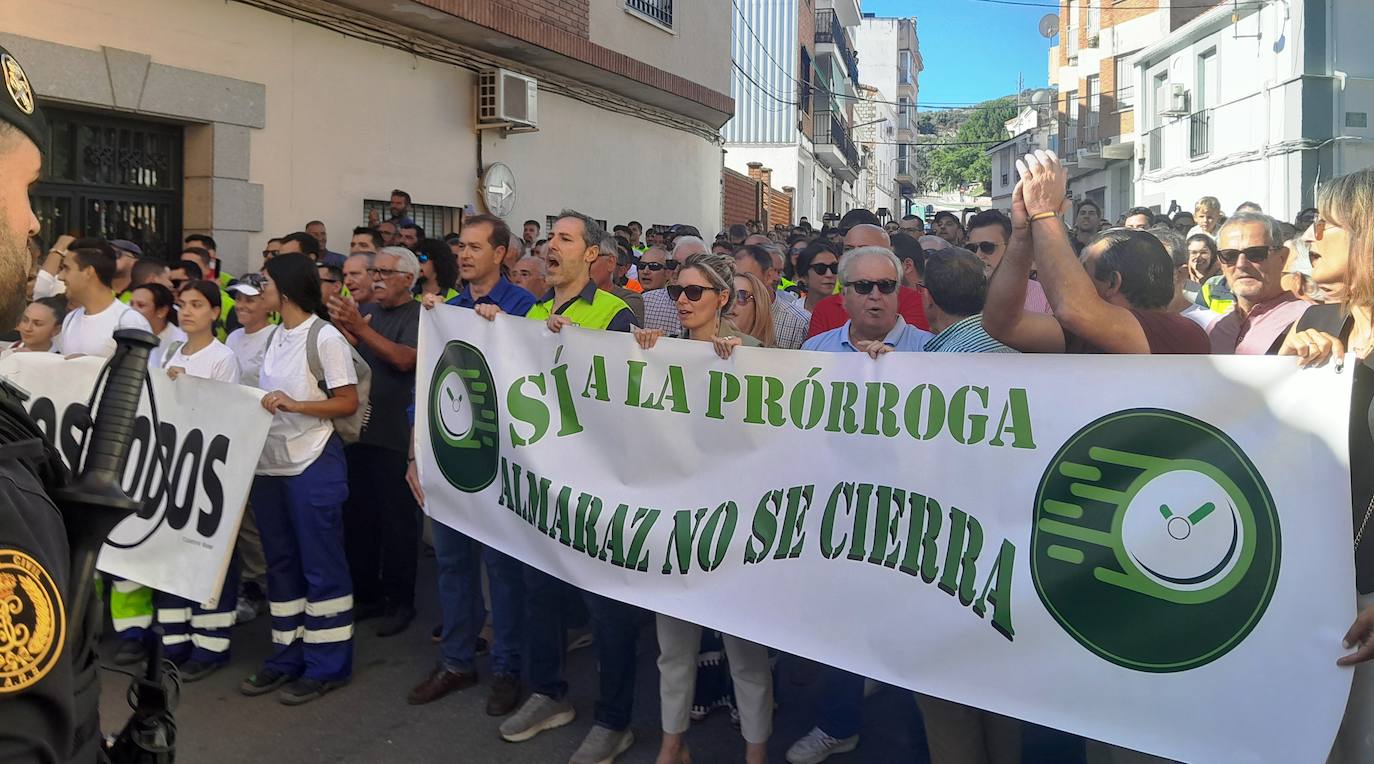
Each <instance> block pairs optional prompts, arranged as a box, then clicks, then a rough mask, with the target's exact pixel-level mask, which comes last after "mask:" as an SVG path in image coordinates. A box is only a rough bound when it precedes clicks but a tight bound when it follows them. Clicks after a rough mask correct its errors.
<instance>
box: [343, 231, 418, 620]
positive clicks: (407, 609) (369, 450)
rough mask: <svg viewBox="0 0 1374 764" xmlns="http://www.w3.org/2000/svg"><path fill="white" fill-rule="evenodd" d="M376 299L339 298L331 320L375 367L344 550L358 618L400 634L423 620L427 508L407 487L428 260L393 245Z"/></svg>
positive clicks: (375, 278)
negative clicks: (410, 408) (418, 286)
mask: <svg viewBox="0 0 1374 764" xmlns="http://www.w3.org/2000/svg"><path fill="white" fill-rule="evenodd" d="M367 273H368V275H369V276H370V277H371V287H372V295H373V301H372V303H371V304H368V305H364V306H362V308H361V309H360V308H359V307H358V304H357V303H356V302H355V301H353V300H352V299H349V298H345V297H332V298H330V300H329V303H328V306H329V318H330V320H331V321H333V323H334V325H335V326H336V327H338V328H339V329H341V330H343V332H344V336H346V337H347V338H348V339H349V341H351V342H352V343H353V344H354V345H355V346H356V347H357V348H358V353H359V355H361V356H362V357H363V358H364V359H365V360H366V361H367V364H368V366H370V367H371V368H372V394H371V398H370V405H371V407H372V414H371V416H370V417H369V418H368V419H367V420H366V422H365V423H364V424H363V430H362V433H361V434H360V435H359V438H358V442H357V443H354V444H352V445H350V446H347V447H346V448H345V449H344V452H345V454H346V455H347V457H348V501H347V502H346V503H345V504H344V549H345V551H346V552H347V554H348V568H349V571H350V572H351V573H352V575H353V596H354V597H355V599H356V603H357V604H356V605H355V606H354V614H355V618H356V619H357V620H363V619H364V618H367V617H369V616H376V615H385V616H386V618H385V619H384V620H383V621H382V623H381V624H380V625H379V626H378V628H377V634H378V635H379V636H383V637H389V636H392V635H394V634H399V633H401V632H402V631H404V630H405V629H406V627H407V626H409V625H410V622H411V620H413V619H414V618H415V570H416V565H417V559H416V553H417V550H418V549H419V543H420V508H419V505H417V504H416V503H415V498H414V497H413V496H412V495H411V493H410V488H409V486H407V484H406V467H407V462H406V455H407V453H408V452H409V450H410V426H409V418H408V416H407V415H406V407H407V405H408V404H409V403H410V400H411V396H412V391H413V390H414V389H415V358H416V352H415V347H416V345H417V344H418V342H419V328H420V303H418V302H416V301H415V300H414V298H413V297H412V296H411V291H410V290H411V287H413V286H414V285H415V280H416V279H417V278H419V275H420V261H419V260H417V259H416V258H415V255H414V254H413V253H412V252H411V251H410V250H408V249H406V248H404V247H385V248H383V249H382V250H381V251H380V252H378V253H377V256H376V257H374V258H373V261H372V267H370V268H368V269H367Z"/></svg>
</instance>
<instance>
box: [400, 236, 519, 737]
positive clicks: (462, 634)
mask: <svg viewBox="0 0 1374 764" xmlns="http://www.w3.org/2000/svg"><path fill="white" fill-rule="evenodd" d="M510 235H511V232H510V228H509V227H507V226H506V223H505V222H504V221H502V220H501V219H500V218H497V217H491V216H488V215H478V216H474V217H470V218H467V219H466V220H465V221H464V222H463V230H462V231H461V232H460V234H459V242H460V244H459V248H460V251H459V254H458V272H459V273H460V274H461V275H462V277H463V282H464V284H465V286H464V287H463V291H462V292H461V293H460V294H459V295H458V296H457V297H454V298H453V299H451V300H449V301H448V304H449V305H455V306H457V307H460V308H475V307H477V306H478V305H488V304H490V305H496V306H497V307H499V308H500V309H501V312H503V313H508V314H510V315H512V316H523V315H525V314H526V313H528V312H529V310H530V307H531V306H532V305H534V295H532V294H530V293H529V292H527V291H525V290H524V289H521V288H520V287H518V286H516V285H514V284H512V283H510V281H508V280H506V277H504V276H502V275H501V262H502V261H503V260H505V258H506V246H507V244H508V243H509V242H510ZM435 302H436V296H435V295H425V299H424V307H426V308H432V307H434V303H435ZM413 442H414V439H413V437H412V444H413ZM407 477H408V478H409V480H410V486H411V490H412V491H414V492H415V495H416V498H417V499H419V500H420V502H421V503H422V504H423V503H424V494H423V492H422V491H421V489H420V484H419V479H418V476H417V474H416V471H415V456H414V446H413V445H412V452H411V458H410V470H409V472H408V473H407ZM433 526H434V557H435V559H436V560H437V561H438V565H439V604H440V609H441V610H442V612H443V619H444V622H443V626H442V627H441V629H440V632H439V663H438V665H437V666H435V668H434V670H433V671H432V672H431V673H430V675H429V676H428V677H427V678H426V679H425V680H424V681H423V682H421V683H420V684H418V685H416V686H415V688H414V689H412V690H411V691H410V694H409V695H408V696H407V698H406V700H407V701H408V702H409V703H410V704H411V705H422V704H424V703H430V702H432V701H435V700H438V699H439V698H442V697H444V696H445V695H447V694H449V693H451V692H454V691H456V690H464V689H467V688H469V687H472V686H473V685H475V684H477V667H476V663H475V659H476V653H477V635H478V634H479V633H481V631H482V626H483V625H484V624H485V623H486V620H487V616H486V606H485V604H484V603H483V601H482V573H481V570H480V569H479V568H478V564H479V560H480V561H482V562H485V563H486V566H487V579H488V581H489V582H490V584H491V615H492V637H493V639H492V646H491V670H492V674H493V679H492V685H491V695H490V696H489V697H488V698H487V714H489V715H491V716H505V715H506V714H509V713H510V712H511V711H514V710H515V707H516V706H517V705H518V703H519V701H520V694H521V687H520V643H521V641H522V640H523V638H524V634H523V628H522V613H523V610H524V600H525V590H524V579H523V576H524V569H523V566H522V565H521V564H520V561H519V560H516V559H514V558H512V557H508V556H506V555H504V554H501V553H500V552H498V551H497V550H495V549H492V548H490V547H487V548H482V546H481V545H480V544H478V543H477V542H476V541H474V540H473V539H471V538H469V537H468V536H465V535H464V534H462V533H459V532H458V531H456V530H454V529H452V528H450V527H448V526H446V525H443V524H442V523H434V524H433Z"/></svg>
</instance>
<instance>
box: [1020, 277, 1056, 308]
mask: <svg viewBox="0 0 1374 764" xmlns="http://www.w3.org/2000/svg"><path fill="white" fill-rule="evenodd" d="M1025 308H1026V310H1028V311H1030V312H1031V313H1044V314H1045V315H1049V314H1051V313H1054V311H1053V310H1051V309H1050V299H1049V298H1048V297H1046V296H1045V288H1044V287H1042V286H1040V282H1039V281H1036V280H1035V279H1031V280H1029V281H1027V282H1026V305H1025Z"/></svg>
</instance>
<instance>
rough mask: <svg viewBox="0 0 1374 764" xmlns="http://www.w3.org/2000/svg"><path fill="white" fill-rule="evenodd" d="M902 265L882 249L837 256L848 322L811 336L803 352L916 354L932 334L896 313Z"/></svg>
mask: <svg viewBox="0 0 1374 764" xmlns="http://www.w3.org/2000/svg"><path fill="white" fill-rule="evenodd" d="M901 275H902V266H901V263H900V262H898V260H897V256H896V255H894V254H892V250H890V249H885V248H883V247H859V248H858V249H851V250H850V251H848V252H846V253H845V254H844V256H843V257H841V258H840V280H841V282H842V283H843V284H844V291H843V292H842V293H841V295H842V299H843V300H844V312H845V314H846V315H848V316H849V320H848V321H846V322H845V323H844V325H843V326H840V327H839V328H836V329H831V330H830V331H828V332H822V333H821V334H818V335H816V336H815V337H812V338H811V339H809V340H807V341H806V343H805V344H803V345H802V350H820V351H827V352H841V351H857V352H863V353H868V354H869V355H871V356H873V357H875V358H876V357H878V356H879V355H882V354H883V353H888V352H891V351H893V350H905V351H914V352H919V351H921V350H923V349H924V348H925V344H926V342H927V341H929V340H930V339H931V338H932V337H933V336H934V335H932V334H931V333H930V332H927V331H925V330H923V329H918V328H917V327H914V326H912V325H911V324H908V323H907V322H906V320H905V319H903V318H902V316H901V314H900V313H899V312H898V311H897V288H898V287H900V286H901V283H902V282H901Z"/></svg>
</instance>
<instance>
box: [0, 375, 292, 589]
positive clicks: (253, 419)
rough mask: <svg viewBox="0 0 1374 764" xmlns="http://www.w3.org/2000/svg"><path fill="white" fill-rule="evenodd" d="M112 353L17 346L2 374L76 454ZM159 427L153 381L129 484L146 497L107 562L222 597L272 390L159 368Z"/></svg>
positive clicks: (62, 448) (109, 569) (105, 555)
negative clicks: (170, 374)
mask: <svg viewBox="0 0 1374 764" xmlns="http://www.w3.org/2000/svg"><path fill="white" fill-rule="evenodd" d="M104 364H105V361H104V359H100V358H74V359H71V360H68V359H64V358H63V357H62V356H59V355H54V354H48V353H16V354H14V355H11V356H9V357H8V358H5V359H4V360H3V361H0V375H4V376H5V377H6V378H8V379H10V380H11V381H13V382H14V384H16V385H19V386H20V387H22V388H24V389H25V390H27V391H28V392H29V394H30V395H31V396H32V397H31V398H30V399H29V400H28V401H26V402H25V404H24V405H25V407H27V408H28V410H29V415H30V416H31V417H33V419H34V421H36V422H37V423H38V426H39V428H40V429H42V430H43V432H44V433H45V434H46V435H47V436H48V437H49V439H51V440H52V442H53V443H54V444H56V445H57V449H58V451H59V452H61V454H62V458H63V460H64V461H65V462H66V463H67V465H68V466H71V465H72V464H73V462H75V461H76V459H77V456H78V454H79V452H80V448H81V444H82V441H83V440H84V438H85V433H86V428H87V427H88V426H89V424H88V423H89V421H90V419H91V418H93V417H94V413H93V412H90V411H89V409H88V405H89V403H90V399H91V391H92V390H93V389H94V388H95V383H96V379H97V378H98V377H99V375H100V370H101V368H102V367H103V366H104ZM150 377H151V379H152V387H153V394H154V395H155V396H156V402H157V418H158V422H157V425H156V434H154V422H153V418H152V416H151V413H152V410H151V407H150V405H149V401H148V394H147V391H146V388H145V391H144V395H143V399H142V401H141V402H140V404H139V417H138V422H137V425H136V427H135V429H134V442H133V443H132V444H131V445H130V450H129V464H128V467H127V468H126V469H125V472H124V481H123V488H124V491H125V493H128V494H129V495H130V496H132V497H134V498H136V499H141V500H143V501H144V509H143V511H142V512H140V513H139V514H137V515H135V516H132V517H130V518H128V519H126V520H125V521H124V522H122V523H120V524H119V525H118V526H117V527H116V528H115V530H114V532H113V533H111V534H110V538H109V540H108V542H107V543H106V544H105V548H104V550H103V551H102V552H101V553H100V561H99V563H98V567H99V568H100V570H103V571H105V572H106V573H109V574H111V575H114V576H118V577H120V578H124V579H128V580H130V581H136V582H138V583H140V584H143V585H145V586H151V587H153V588H154V589H158V590H160V591H165V592H170V593H172V594H176V595H179V596H182V597H186V598H187V599H191V600H195V601H196V602H202V603H208V604H211V605H213V604H214V603H215V600H216V599H217V598H218V596H219V590H220V587H221V586H222V585H223V583H224V575H225V571H226V570H227V569H228V566H229V555H230V554H232V553H233V551H234V540H235V539H236V538H237V537H238V531H239V522H240V521H241V520H242V519H243V508H244V504H245V503H246V502H247V501H248V489H249V487H250V486H251V485H252V483H253V471H254V470H255V469H256V468H257V464H258V455H259V454H260V453H262V444H263V441H265V440H266V439H267V428H268V426H269V425H270V424H271V423H272V416H271V415H270V414H268V413H267V412H266V411H265V410H264V409H263V408H262V406H261V405H260V403H259V401H260V400H261V398H262V391H261V390H258V389H256V388H252V387H243V386H240V385H230V384H225V383H223V382H213V381H210V380H205V379H197V378H194V377H186V376H182V377H179V378H178V379H176V380H175V381H174V380H171V379H168V378H167V375H166V374H165V373H162V372H159V371H158V370H155V369H154V370H151V372H150Z"/></svg>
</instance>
